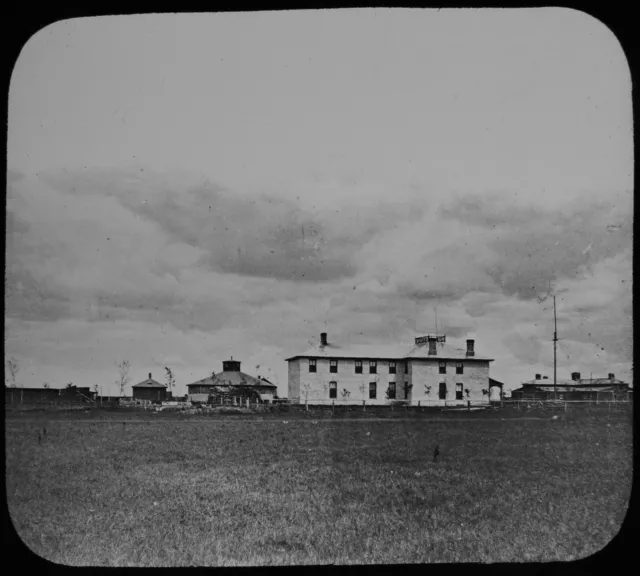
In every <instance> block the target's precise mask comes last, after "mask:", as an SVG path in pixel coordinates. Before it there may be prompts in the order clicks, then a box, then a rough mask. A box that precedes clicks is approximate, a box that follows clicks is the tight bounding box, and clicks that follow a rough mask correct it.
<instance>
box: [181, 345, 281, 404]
mask: <svg viewBox="0 0 640 576" xmlns="http://www.w3.org/2000/svg"><path fill="white" fill-rule="evenodd" d="M187 390H188V391H189V392H188V398H189V400H190V401H191V402H208V401H209V399H210V398H212V397H213V398H218V397H226V398H238V399H243V400H244V399H247V398H248V399H249V400H250V401H252V402H255V401H271V400H273V399H274V398H275V397H276V393H277V390H278V387H277V386H275V385H274V384H272V383H271V382H269V381H268V380H267V379H265V378H261V377H260V376H258V377H257V378H256V377H255V376H250V375H249V374H245V373H244V372H242V371H241V370H240V361H239V360H234V359H233V356H232V357H231V360H225V361H223V362H222V372H219V373H218V374H215V373H212V374H211V376H207V377H206V378H203V379H201V380H198V381H197V382H192V383H191V384H187Z"/></svg>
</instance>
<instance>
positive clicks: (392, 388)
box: [389, 382, 396, 400]
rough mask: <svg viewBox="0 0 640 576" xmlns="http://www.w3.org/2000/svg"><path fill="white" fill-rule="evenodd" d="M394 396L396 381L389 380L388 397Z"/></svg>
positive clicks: (393, 397)
mask: <svg viewBox="0 0 640 576" xmlns="http://www.w3.org/2000/svg"><path fill="white" fill-rule="evenodd" d="M395 397H396V383H395V382H389V399H390V400H393V399H395Z"/></svg>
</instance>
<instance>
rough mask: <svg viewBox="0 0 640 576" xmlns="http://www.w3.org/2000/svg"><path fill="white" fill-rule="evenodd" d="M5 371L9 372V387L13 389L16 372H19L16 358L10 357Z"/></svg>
mask: <svg viewBox="0 0 640 576" xmlns="http://www.w3.org/2000/svg"><path fill="white" fill-rule="evenodd" d="M7 369H8V371H9V387H10V388H15V387H16V380H17V377H18V372H20V363H19V362H18V360H17V358H15V357H14V356H12V357H11V358H9V359H8V360H7Z"/></svg>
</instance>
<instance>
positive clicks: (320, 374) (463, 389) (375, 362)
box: [287, 333, 499, 406]
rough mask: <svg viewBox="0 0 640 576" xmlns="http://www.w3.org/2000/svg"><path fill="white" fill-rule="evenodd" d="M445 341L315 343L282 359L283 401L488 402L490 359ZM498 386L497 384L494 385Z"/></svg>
mask: <svg viewBox="0 0 640 576" xmlns="http://www.w3.org/2000/svg"><path fill="white" fill-rule="evenodd" d="M474 344H475V342H474V340H467V349H466V350H462V349H457V348H454V347H452V346H449V345H447V344H446V339H445V337H443V336H439V337H435V336H424V337H421V338H416V339H415V345H414V346H413V347H411V348H409V349H407V347H404V346H398V345H389V346H358V345H352V346H339V345H336V344H332V343H329V342H328V341H327V335H326V334H325V333H322V334H321V335H320V344H319V345H317V346H313V347H311V348H310V349H308V350H306V351H305V352H302V353H301V354H297V355H295V356H291V357H290V358H287V362H288V364H289V379H288V380H289V382H288V384H289V390H288V393H289V399H290V400H292V401H293V402H299V403H309V404H312V403H316V404H320V403H322V404H326V403H337V404H339V403H345V404H347V403H348V404H354V403H362V402H365V403H367V404H390V403H393V402H394V401H402V402H404V403H409V404H418V403H420V404H422V405H447V406H449V405H457V404H459V405H463V404H465V403H467V402H469V401H472V402H473V403H482V402H486V403H488V402H489V398H490V388H491V386H490V381H489V380H490V379H489V365H490V363H491V362H493V359H491V358H487V357H484V356H479V355H477V354H476V353H475V347H474ZM498 384H499V383H498Z"/></svg>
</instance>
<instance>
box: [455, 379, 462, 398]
mask: <svg viewBox="0 0 640 576" xmlns="http://www.w3.org/2000/svg"><path fill="white" fill-rule="evenodd" d="M462 399H463V398H462V384H459V383H458V384H456V400H462Z"/></svg>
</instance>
